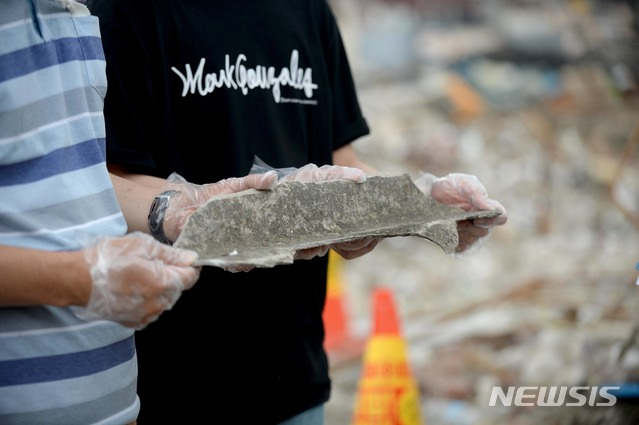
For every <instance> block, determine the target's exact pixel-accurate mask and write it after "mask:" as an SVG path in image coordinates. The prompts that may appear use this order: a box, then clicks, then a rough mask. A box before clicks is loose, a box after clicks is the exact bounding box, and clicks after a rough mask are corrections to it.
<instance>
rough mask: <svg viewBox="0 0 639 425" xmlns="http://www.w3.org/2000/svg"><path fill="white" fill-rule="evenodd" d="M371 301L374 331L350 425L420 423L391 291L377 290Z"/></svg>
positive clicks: (413, 386)
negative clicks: (351, 424)
mask: <svg viewBox="0 0 639 425" xmlns="http://www.w3.org/2000/svg"><path fill="white" fill-rule="evenodd" d="M373 302H374V304H373V307H374V308H373V311H374V318H373V319H374V325H373V333H372V335H371V337H370V338H369V340H368V343H367V345H366V351H365V353H364V366H363V371H362V377H361V379H360V381H359V388H358V393H357V400H356V404H355V414H354V418H353V425H423V421H422V419H421V412H420V406H419V405H420V396H419V389H418V387H417V383H416V381H415V379H414V378H413V376H412V373H411V370H410V365H409V363H408V355H407V347H406V341H405V340H404V338H403V337H402V336H401V334H400V330H399V323H398V318H397V314H396V312H395V306H394V301H393V297H392V293H391V292H390V291H389V290H386V289H377V290H376V291H375V293H374V297H373Z"/></svg>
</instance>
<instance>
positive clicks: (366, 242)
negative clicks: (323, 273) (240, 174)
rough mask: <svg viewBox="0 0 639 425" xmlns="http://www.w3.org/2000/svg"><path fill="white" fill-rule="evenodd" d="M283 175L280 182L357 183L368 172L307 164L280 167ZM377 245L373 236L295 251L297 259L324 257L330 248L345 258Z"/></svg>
mask: <svg viewBox="0 0 639 425" xmlns="http://www.w3.org/2000/svg"><path fill="white" fill-rule="evenodd" d="M279 174H280V175H281V177H280V179H279V181H278V183H282V182H288V181H298V182H322V181H329V180H351V181H354V182H355V183H363V182H364V181H366V173H365V172H364V171H362V170H360V169H357V168H351V167H342V166H339V165H323V166H321V167H318V166H317V165H315V164H306V165H305V166H303V167H301V168H288V169H280V170H279ZM376 245H377V241H374V240H373V239H372V238H365V239H361V240H358V241H350V242H342V243H337V244H330V245H324V246H317V247H313V248H307V249H301V250H299V251H297V252H296V253H295V257H294V258H295V260H310V259H311V258H314V257H323V256H325V255H326V253H327V252H328V250H329V249H333V250H335V251H336V252H337V253H338V254H340V255H341V256H342V257H344V258H345V259H353V258H357V257H359V256H361V255H364V254H366V253H368V252H370V251H371V250H372V249H373V248H375V246H376Z"/></svg>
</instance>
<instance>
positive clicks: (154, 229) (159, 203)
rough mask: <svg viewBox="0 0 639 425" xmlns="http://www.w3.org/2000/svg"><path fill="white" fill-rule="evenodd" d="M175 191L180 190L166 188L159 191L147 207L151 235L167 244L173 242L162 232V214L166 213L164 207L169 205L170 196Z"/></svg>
mask: <svg viewBox="0 0 639 425" xmlns="http://www.w3.org/2000/svg"><path fill="white" fill-rule="evenodd" d="M176 193H180V192H179V191H177V190H167V191H165V192H162V193H160V194H159V195H157V196H156V197H155V198H154V199H153V203H152V204H151V208H150V209H149V216H148V222H149V230H150V232H151V235H152V236H153V237H154V238H155V239H157V240H158V241H160V242H162V243H165V244H167V245H172V244H173V242H171V241H170V240H169V239H168V238H167V237H166V235H165V234H164V214H165V213H166V209H167V208H168V207H169V201H170V200H171V196H173V195H175V194H176Z"/></svg>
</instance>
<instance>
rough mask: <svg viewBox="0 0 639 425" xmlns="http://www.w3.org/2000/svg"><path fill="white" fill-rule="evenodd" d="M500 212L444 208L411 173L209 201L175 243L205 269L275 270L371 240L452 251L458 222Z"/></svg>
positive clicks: (290, 185) (288, 185) (282, 186)
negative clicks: (308, 252)
mask: <svg viewBox="0 0 639 425" xmlns="http://www.w3.org/2000/svg"><path fill="white" fill-rule="evenodd" d="M496 214H498V213H497V212H494V211H475V212H465V211H462V210H460V209H457V208H453V207H449V206H446V205H442V204H440V203H438V202H436V201H435V200H433V199H432V198H430V197H427V196H425V195H424V194H423V193H422V192H421V191H420V190H419V189H418V188H417V187H416V186H415V185H414V184H413V182H412V180H411V178H410V176H408V175H407V174H403V175H379V176H370V177H369V178H368V179H367V180H366V181H365V182H364V183H360V184H358V183H354V182H351V181H344V180H335V181H328V182H321V183H301V182H287V183H282V184H279V185H278V186H276V187H275V188H274V189H273V190H271V191H255V190H249V191H245V192H241V193H236V194H232V195H228V196H224V197H220V198H216V199H213V200H211V201H210V202H209V203H207V204H206V205H204V206H203V207H202V208H200V209H199V210H198V211H196V212H195V213H194V214H193V215H192V216H191V217H190V218H189V221H188V223H187V225H186V227H185V228H184V230H183V232H182V234H181V235H180V237H179V238H178V240H177V241H176V243H175V246H177V247H180V248H186V249H192V250H194V251H196V252H198V253H199V255H200V258H199V260H198V263H199V264H200V265H211V266H218V267H225V266H230V265H241V264H247V265H253V266H256V267H273V266H276V265H278V264H286V263H291V262H293V256H294V254H295V251H297V250H299V249H303V248H311V247H316V246H322V245H327V244H331V243H335V242H346V241H351V240H356V239H361V238H364V237H368V236H377V237H384V238H386V237H395V236H419V237H422V238H425V239H428V240H429V241H431V242H433V243H435V244H437V245H439V246H440V247H441V248H442V249H443V251H444V252H445V253H446V254H450V253H452V252H453V251H454V249H455V247H456V246H457V243H458V239H457V230H456V222H457V221H460V220H464V219H468V218H478V217H488V216H493V215H496Z"/></svg>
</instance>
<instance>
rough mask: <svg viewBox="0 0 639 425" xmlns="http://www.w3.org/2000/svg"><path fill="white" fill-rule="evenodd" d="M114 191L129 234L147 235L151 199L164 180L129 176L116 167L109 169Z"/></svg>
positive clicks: (157, 192) (143, 176) (136, 175)
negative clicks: (142, 233)
mask: <svg viewBox="0 0 639 425" xmlns="http://www.w3.org/2000/svg"><path fill="white" fill-rule="evenodd" d="M109 172H110V173H111V174H110V176H111V182H112V183H113V188H114V190H115V193H116V196H117V197H118V201H119V202H120V208H121V209H122V213H123V214H124V219H125V220H126V222H127V225H128V226H129V232H133V231H136V230H137V231H141V232H144V233H149V224H148V220H147V218H148V215H149V208H151V203H153V198H155V196H156V195H157V194H159V193H160V191H161V189H162V186H163V185H165V184H166V180H165V179H161V178H158V177H152V176H147V175H142V174H131V173H127V172H125V171H124V170H123V169H121V168H118V167H109Z"/></svg>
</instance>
